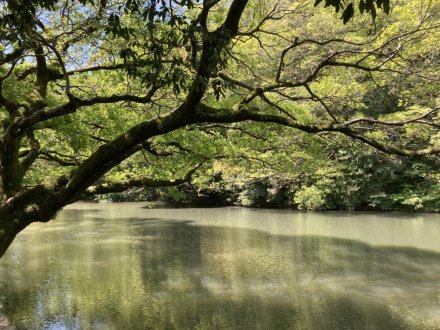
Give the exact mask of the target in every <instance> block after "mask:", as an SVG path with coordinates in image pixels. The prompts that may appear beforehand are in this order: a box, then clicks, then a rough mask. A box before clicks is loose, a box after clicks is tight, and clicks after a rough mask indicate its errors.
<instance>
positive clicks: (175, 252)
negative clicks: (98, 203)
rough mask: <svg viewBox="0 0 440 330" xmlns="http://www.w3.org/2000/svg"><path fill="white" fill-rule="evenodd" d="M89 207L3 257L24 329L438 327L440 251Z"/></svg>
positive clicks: (3, 280)
mask: <svg viewBox="0 0 440 330" xmlns="http://www.w3.org/2000/svg"><path fill="white" fill-rule="evenodd" d="M68 211H72V210H68ZM67 216H68V217H69V218H70V217H71V216H73V217H74V216H75V214H74V213H72V212H70V213H68V214H67ZM92 216H93V217H94V218H93V219H92V220H93V221H89V219H88V221H87V223H85V224H81V225H78V226H75V227H74V228H72V227H70V228H69V227H66V226H64V227H60V228H59V229H58V230H53V231H42V232H35V233H32V235H31V234H29V237H26V239H24V238H23V240H21V241H19V242H17V244H15V246H14V247H13V248H14V249H15V252H14V253H9V254H8V255H7V256H6V257H5V258H4V260H2V262H1V263H0V271H1V273H0V305H1V304H2V303H3V304H4V305H5V311H6V313H7V315H9V316H10V318H11V320H12V321H13V322H14V324H16V325H17V327H18V329H42V328H46V329H148V328H152V329H421V328H423V329H429V328H432V329H436V328H439V327H440V309H439V305H438V294H439V292H440V291H439V289H440V286H439V284H440V254H439V253H434V252H428V251H424V250H419V249H415V248H408V247H373V246H369V245H367V244H365V243H362V242H359V241H356V240H347V239H337V238H328V237H322V236H283V235H272V234H269V233H267V232H264V231H259V230H254V229H243V228H229V227H214V226H196V225H194V223H192V222H191V221H174V220H166V219H158V218H149V219H144V218H142V219H141V218H136V217H132V218H128V219H123V220H119V221H116V220H108V219H103V218H96V216H95V214H94V215H92ZM121 223H122V224H121ZM35 247H38V248H35ZM12 255H14V256H15V257H14V258H12Z"/></svg>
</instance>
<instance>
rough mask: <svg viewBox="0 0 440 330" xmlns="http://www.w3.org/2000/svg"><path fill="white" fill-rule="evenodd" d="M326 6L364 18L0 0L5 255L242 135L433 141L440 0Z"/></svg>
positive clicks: (228, 7)
mask: <svg viewBox="0 0 440 330" xmlns="http://www.w3.org/2000/svg"><path fill="white" fill-rule="evenodd" d="M319 3H320V1H317V3H316V4H319ZM325 6H333V7H334V8H335V9H336V11H337V12H338V11H340V10H342V20H343V22H344V23H347V22H348V21H349V20H350V19H351V18H352V16H353V15H354V12H355V8H358V9H359V11H360V12H361V13H362V12H364V11H366V12H368V13H369V14H370V15H367V16H359V17H357V18H356V19H355V20H353V21H351V22H349V23H348V24H346V25H344V24H342V22H338V17H337V18H336V20H335V18H334V14H333V13H332V12H330V11H327V10H325V9H322V8H320V7H318V8H315V9H312V8H311V7H310V5H309V4H308V3H306V2H295V3H292V2H291V1H288V0H286V1H283V0H279V1H248V0H233V1H221V0H205V1H203V2H201V1H191V0H182V1H174V0H172V1H163V0H160V1H159V0H151V1H136V0H125V1H122V0H121V1H118V0H114V1H105V0H100V1H93V0H92V1H85V0H82V1H70V0H63V1H61V0H59V1H56V0H49V1H41V0H31V1H27V2H22V1H13V0H9V1H6V2H5V1H3V2H2V3H1V7H0V15H1V16H0V38H1V40H2V46H1V49H0V65H1V66H0V73H1V77H0V116H1V119H2V128H1V135H2V137H1V142H0V164H1V165H0V178H1V183H0V203H1V204H0V255H2V254H3V253H4V252H5V251H6V249H7V248H8V246H9V245H10V244H11V242H12V241H13V239H14V237H15V236H16V235H17V233H19V232H20V231H21V230H22V229H24V228H25V227H26V226H28V225H29V224H30V223H32V222H34V221H43V222H44V221H49V220H50V219H52V218H53V216H54V215H55V214H56V212H57V211H59V210H60V209H61V208H62V207H63V206H65V205H67V204H69V203H72V202H75V201H77V200H78V199H80V198H81V197H82V196H84V194H99V193H106V192H113V191H121V190H123V189H126V188H127V187H131V186H135V185H149V186H167V185H176V184H179V183H182V182H185V181H188V180H189V179H190V178H191V176H192V175H193V173H194V172H195V171H197V169H198V168H199V167H200V166H202V164H203V163H206V162H207V161H208V160H209V159H212V158H224V157H227V156H228V155H231V154H232V155H234V152H235V153H237V150H239V149H240V148H243V146H242V145H241V144H240V143H242V142H241V141H240V140H241V139H240V136H241V135H242V134H245V135H247V136H248V137H251V139H255V140H258V141H260V142H261V141H263V142H262V143H264V144H266V145H267V146H268V147H269V149H271V148H270V146H271V140H270V139H268V138H266V137H264V136H269V137H270V135H272V137H275V138H276V136H277V135H278V133H280V134H283V136H287V137H290V139H294V137H295V136H297V135H296V132H298V131H302V132H306V133H313V134H333V133H339V134H342V135H345V136H347V137H349V138H350V139H354V140H358V141H361V142H363V143H366V144H368V145H370V146H373V147H375V148H377V149H379V150H381V151H384V152H388V153H393V154H397V155H406V156H408V155H423V154H434V153H439V152H440V146H439V145H438V144H437V143H436V135H435V134H438V133H437V123H436V120H437V110H438V104H437V103H436V102H437V101H438V95H437V90H438V72H439V70H438V67H439V64H440V61H439V59H440V55H439V52H438V50H437V48H436V45H437V44H438V42H439V33H438V31H439V22H440V21H439V14H438V13H439V8H438V4H436V3H429V4H427V5H426V7H423V8H420V7H417V6H416V5H415V4H414V3H412V2H408V4H406V5H401V6H400V7H398V6H396V7H394V8H391V9H390V5H389V2H387V1H383V0H376V1H363V0H361V1H360V2H359V3H349V4H346V5H345V6H344V5H343V2H341V1H326V2H325ZM376 8H381V9H382V10H383V11H385V13H389V12H391V15H390V16H385V15H384V16H377V15H376ZM393 11H395V12H396V13H397V14H396V16H393V13H392V12H393ZM415 13H417V15H416V14H415ZM376 16H377V17H376ZM396 17H397V19H396ZM371 19H373V20H374V23H372V22H371ZM317 23H319V24H320V25H321V29H319V28H318V27H317V26H318V25H317ZM323 28H325V29H323ZM374 89H376V91H379V92H383V93H385V92H384V91H388V92H387V93H388V94H390V93H391V94H392V93H394V92H395V91H397V90H399V91H405V90H406V91H409V92H410V93H409V95H404V96H402V97H400V98H399V102H400V103H399V104H400V106H402V109H403V110H402V109H401V110H402V111H400V110H399V112H398V113H397V114H396V113H394V112H393V115H395V116H394V117H393V116H391V117H390V118H386V117H383V118H382V117H380V116H379V114H380V113H381V109H376V108H375V106H377V105H378V104H379V106H380V102H379V103H377V104H374V102H370V103H368V102H363V101H362V98H363V97H364V98H365V97H367V96H368V95H370V96H371V95H372V94H371V93H373V92H372V91H373V90H374ZM367 91H368V93H370V94H368V93H367ZM389 91H392V92H389ZM388 94H387V95H388ZM366 95H367V96H366ZM384 95H385V94H384ZM420 96H423V97H420ZM418 97H420V98H418ZM370 98H371V97H370ZM373 99H375V98H374V97H373ZM367 103H368V106H369V109H370V114H371V117H365V116H363V115H362V113H363V112H362V111H363V110H365V104H367ZM387 109H388V108H387ZM387 111H388V110H387ZM249 122H252V123H249ZM261 125H264V126H261ZM415 129H416V130H417V132H420V131H423V134H415V133H414V130H415ZM233 132H236V133H239V135H234V134H233ZM200 141H205V142H206V143H205V144H203V145H201V143H200ZM231 142H236V143H237V144H236V145H233V144H231ZM260 142H259V143H260ZM284 142H285V141H284ZM251 143H253V142H251ZM423 146H424V147H423ZM240 154H242V155H243V154H244V153H243V152H241V153H240ZM251 156H252V155H251ZM247 158H248V159H250V158H251V157H249V155H247ZM127 171H128V172H127ZM165 176H168V178H167V179H163V177H165ZM169 176H172V178H171V179H170V178H169Z"/></svg>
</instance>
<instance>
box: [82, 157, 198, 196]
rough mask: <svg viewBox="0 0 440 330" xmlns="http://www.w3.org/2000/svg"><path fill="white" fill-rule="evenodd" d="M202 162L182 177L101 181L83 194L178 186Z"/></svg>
mask: <svg viewBox="0 0 440 330" xmlns="http://www.w3.org/2000/svg"><path fill="white" fill-rule="evenodd" d="M203 164H204V163H199V164H197V165H196V166H194V167H193V168H192V169H190V170H189V171H188V172H187V173H186V174H185V175H184V176H183V177H182V178H178V179H174V180H165V179H148V178H142V179H137V180H130V181H125V182H112V183H103V184H100V185H96V186H91V187H89V188H88V189H87V190H86V191H85V195H87V196H93V195H102V194H109V193H116V192H122V191H125V190H127V189H129V188H133V187H152V188H159V187H172V186H178V185H180V184H182V183H185V182H189V181H190V180H191V179H192V176H193V175H194V173H195V172H196V171H197V170H198V169H199V168H200V167H201V166H202V165H203Z"/></svg>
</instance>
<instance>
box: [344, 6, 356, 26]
mask: <svg viewBox="0 0 440 330" xmlns="http://www.w3.org/2000/svg"><path fill="white" fill-rule="evenodd" d="M353 15H354V8H353V3H350V4H348V6H347V7H346V8H345V10H344V12H343V13H342V16H341V18H342V22H343V23H344V24H346V23H347V22H348V21H349V20H350V19H351V18H352V17H353Z"/></svg>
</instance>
